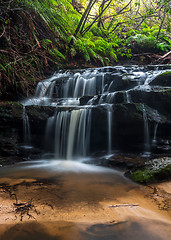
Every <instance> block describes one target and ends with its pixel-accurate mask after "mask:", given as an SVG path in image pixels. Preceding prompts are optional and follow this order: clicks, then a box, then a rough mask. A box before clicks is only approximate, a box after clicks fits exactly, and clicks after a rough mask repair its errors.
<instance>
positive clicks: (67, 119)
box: [46, 108, 91, 160]
mask: <svg viewBox="0 0 171 240" xmlns="http://www.w3.org/2000/svg"><path fill="white" fill-rule="evenodd" d="M53 130H55V134H54V152H55V158H56V159H67V160H71V159H73V158H77V157H86V154H87V153H88V149H89V143H90V130H91V109H90V108H84V109H78V110H72V111H68V110H67V111H60V112H56V113H55V115H54V116H53V117H50V118H49V119H48V121H47V127H46V132H47V134H46V136H47V135H48V133H49V132H50V133H51V132H52V131H53ZM46 139H47V137H46Z"/></svg>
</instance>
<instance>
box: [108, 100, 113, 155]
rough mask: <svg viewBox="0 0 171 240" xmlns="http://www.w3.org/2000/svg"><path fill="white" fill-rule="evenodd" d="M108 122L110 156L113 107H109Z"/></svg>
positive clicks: (109, 150)
mask: <svg viewBox="0 0 171 240" xmlns="http://www.w3.org/2000/svg"><path fill="white" fill-rule="evenodd" d="M107 122H108V154H111V152H112V105H110V104H108V105H107Z"/></svg>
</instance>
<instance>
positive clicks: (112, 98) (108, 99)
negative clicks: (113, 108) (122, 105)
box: [105, 92, 116, 104]
mask: <svg viewBox="0 0 171 240" xmlns="http://www.w3.org/2000/svg"><path fill="white" fill-rule="evenodd" d="M115 95H116V92H113V93H108V94H107V96H106V100H105V102H106V103H113V104H114V101H115Z"/></svg>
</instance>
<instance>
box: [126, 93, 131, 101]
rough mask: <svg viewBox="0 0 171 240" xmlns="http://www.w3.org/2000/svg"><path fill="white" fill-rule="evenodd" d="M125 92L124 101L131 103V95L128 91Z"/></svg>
mask: <svg viewBox="0 0 171 240" xmlns="http://www.w3.org/2000/svg"><path fill="white" fill-rule="evenodd" d="M125 94H126V102H127V103H131V96H130V95H129V91H125Z"/></svg>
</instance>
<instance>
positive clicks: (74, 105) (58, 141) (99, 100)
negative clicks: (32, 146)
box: [23, 66, 165, 159]
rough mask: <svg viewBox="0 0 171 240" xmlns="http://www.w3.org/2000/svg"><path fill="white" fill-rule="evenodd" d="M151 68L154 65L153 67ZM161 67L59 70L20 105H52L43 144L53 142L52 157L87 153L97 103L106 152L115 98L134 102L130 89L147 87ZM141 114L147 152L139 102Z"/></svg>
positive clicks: (146, 142)
mask: <svg viewBox="0 0 171 240" xmlns="http://www.w3.org/2000/svg"><path fill="white" fill-rule="evenodd" d="M151 68H154V69H153V71H152V70H151ZM164 71H165V69H164V68H159V69H156V68H155V67H151V66H150V67H149V68H148V67H138V66H130V67H129V66H128V67H120V66H116V67H104V68H96V69H87V70H78V71H77V72H76V71H75V70H74V71H66V72H64V73H62V72H59V73H55V74H54V75H53V76H52V77H51V78H49V79H46V80H44V81H42V82H40V83H39V84H38V86H37V89H36V93H35V97H34V98H32V99H28V100H26V101H25V102H24V106H25V105H41V106H42V105H43V106H52V107H55V108H56V111H55V114H54V116H52V117H50V118H49V119H48V120H47V126H46V130H45V142H46V143H45V145H48V144H51V145H53V147H52V148H53V149H54V155H55V158H56V159H61V158H62V159H73V158H77V157H84V156H87V154H88V149H89V145H90V144H91V139H92V136H91V134H92V131H91V122H92V120H93V119H92V117H93V116H94V115H93V112H94V110H95V109H96V108H99V107H100V108H101V109H105V111H107V118H106V120H107V122H106V126H105V129H106V130H105V131H106V132H105V131H104V134H105V135H104V136H105V137H104V138H106V137H107V147H106V152H107V153H108V154H110V153H111V152H112V151H113V150H114V149H113V141H112V138H113V129H112V126H113V121H114V117H113V116H114V111H115V110H114V109H115V108H114V107H113V106H114V105H115V104H116V105H117V104H118V102H119V103H122V102H124V103H125V102H126V103H130V104H132V103H134V99H132V95H131V93H132V91H134V90H135V91H136V90H141V91H151V86H150V85H149V83H151V81H152V80H153V79H154V78H155V77H156V76H157V75H158V74H160V73H162V72H164ZM128 83H129V84H128ZM125 100H126V101H125ZM81 102H83V103H82V104H81ZM80 105H81V106H80ZM23 109H24V110H23V131H24V135H25V138H26V139H25V142H27V144H29V142H30V134H29V133H30V129H29V119H28V116H27V114H26V111H25V107H23ZM106 109H107V110H106ZM142 115H143V119H144V152H150V147H151V146H150V144H151V143H150V136H149V126H148V117H147V113H146V109H145V105H142ZM157 126H158V124H156V125H155V129H154V138H153V142H156V134H157ZM103 127H104V126H103ZM97 141H98V139H97Z"/></svg>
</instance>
